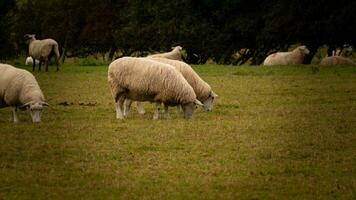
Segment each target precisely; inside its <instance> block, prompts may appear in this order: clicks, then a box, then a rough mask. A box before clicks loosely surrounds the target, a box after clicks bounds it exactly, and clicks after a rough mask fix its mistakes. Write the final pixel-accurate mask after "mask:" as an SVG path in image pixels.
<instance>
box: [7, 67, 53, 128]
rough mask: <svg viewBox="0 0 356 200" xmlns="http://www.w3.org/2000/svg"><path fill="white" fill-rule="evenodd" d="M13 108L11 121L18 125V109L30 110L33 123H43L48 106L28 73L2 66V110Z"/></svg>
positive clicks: (34, 80)
mask: <svg viewBox="0 0 356 200" xmlns="http://www.w3.org/2000/svg"><path fill="white" fill-rule="evenodd" d="M9 106H11V107H12V115H11V118H10V121H12V122H14V123H17V122H19V119H18V117H17V109H18V108H19V109H21V110H28V111H29V113H30V115H31V118H32V122H41V115H42V109H43V106H48V104H47V103H46V102H45V100H44V96H43V93H42V91H41V89H40V87H39V85H38V83H37V81H36V79H35V77H34V76H33V75H32V74H31V73H30V72H28V71H26V70H23V69H18V68H15V67H13V66H11V65H8V64H0V108H4V107H9Z"/></svg>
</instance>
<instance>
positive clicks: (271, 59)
mask: <svg viewBox="0 0 356 200" xmlns="http://www.w3.org/2000/svg"><path fill="white" fill-rule="evenodd" d="M309 52H310V51H309V50H308V49H307V47H306V46H299V47H297V48H295V49H294V50H293V51H291V52H277V53H273V54H271V55H269V56H267V58H266V59H265V61H264V62H263V65H296V64H303V61H304V56H305V55H307V54H309Z"/></svg>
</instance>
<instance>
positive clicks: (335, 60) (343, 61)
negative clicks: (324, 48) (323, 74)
mask: <svg viewBox="0 0 356 200" xmlns="http://www.w3.org/2000/svg"><path fill="white" fill-rule="evenodd" d="M320 65H321V66H332V65H356V63H355V62H353V61H352V60H351V59H349V58H345V57H343V56H329V57H325V58H323V59H322V60H321V62H320Z"/></svg>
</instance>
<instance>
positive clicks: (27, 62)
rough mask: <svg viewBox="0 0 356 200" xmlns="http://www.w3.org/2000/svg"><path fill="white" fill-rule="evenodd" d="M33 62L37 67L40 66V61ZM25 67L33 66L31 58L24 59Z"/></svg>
mask: <svg viewBox="0 0 356 200" xmlns="http://www.w3.org/2000/svg"><path fill="white" fill-rule="evenodd" d="M35 62H36V64H37V65H38V64H40V61H39V60H37V59H35ZM25 65H33V58H32V57H30V56H29V57H27V58H26V62H25Z"/></svg>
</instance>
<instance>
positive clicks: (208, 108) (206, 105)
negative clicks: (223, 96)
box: [203, 91, 218, 111]
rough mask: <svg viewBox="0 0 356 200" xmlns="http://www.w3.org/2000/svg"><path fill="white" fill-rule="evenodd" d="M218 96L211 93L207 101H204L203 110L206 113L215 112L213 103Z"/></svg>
mask: <svg viewBox="0 0 356 200" xmlns="http://www.w3.org/2000/svg"><path fill="white" fill-rule="evenodd" d="M217 96H218V95H217V94H216V93H215V92H213V91H211V92H210V94H209V96H208V98H207V99H206V100H204V101H203V108H204V110H205V111H212V110H213V103H214V99H215V97H217Z"/></svg>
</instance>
